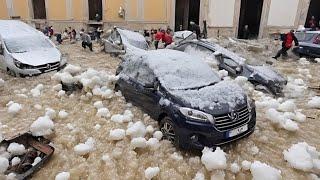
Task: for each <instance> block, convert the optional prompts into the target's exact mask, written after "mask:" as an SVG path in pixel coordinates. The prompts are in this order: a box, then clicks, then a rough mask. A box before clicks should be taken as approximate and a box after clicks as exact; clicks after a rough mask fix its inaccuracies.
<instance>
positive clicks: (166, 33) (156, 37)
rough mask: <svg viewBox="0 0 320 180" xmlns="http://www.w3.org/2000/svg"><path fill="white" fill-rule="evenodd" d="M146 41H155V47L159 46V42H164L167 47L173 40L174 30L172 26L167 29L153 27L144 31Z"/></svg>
mask: <svg viewBox="0 0 320 180" xmlns="http://www.w3.org/2000/svg"><path fill="white" fill-rule="evenodd" d="M143 35H144V37H145V38H146V41H147V42H148V43H149V45H150V44H152V43H153V45H154V47H155V49H158V48H159V43H160V42H162V43H164V47H167V46H168V45H169V44H171V43H172V42H173V31H172V29H171V28H170V27H167V29H164V28H159V29H153V28H152V29H151V30H144V33H143Z"/></svg>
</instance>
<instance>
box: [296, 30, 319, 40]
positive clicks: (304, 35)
mask: <svg viewBox="0 0 320 180" xmlns="http://www.w3.org/2000/svg"><path fill="white" fill-rule="evenodd" d="M295 35H296V37H297V39H298V41H300V42H306V41H310V40H311V39H312V38H313V37H314V36H315V35H316V34H314V33H305V32H298V33H296V34H295Z"/></svg>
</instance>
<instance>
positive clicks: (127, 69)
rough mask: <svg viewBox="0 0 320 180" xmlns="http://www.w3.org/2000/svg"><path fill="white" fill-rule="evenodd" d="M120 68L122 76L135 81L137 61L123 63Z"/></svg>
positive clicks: (137, 68)
mask: <svg viewBox="0 0 320 180" xmlns="http://www.w3.org/2000/svg"><path fill="white" fill-rule="evenodd" d="M122 66H123V69H122V71H121V73H122V74H125V75H127V76H128V77H130V78H132V79H137V77H138V70H139V63H138V62H137V61H130V60H128V61H125V62H124V63H123V65H122Z"/></svg>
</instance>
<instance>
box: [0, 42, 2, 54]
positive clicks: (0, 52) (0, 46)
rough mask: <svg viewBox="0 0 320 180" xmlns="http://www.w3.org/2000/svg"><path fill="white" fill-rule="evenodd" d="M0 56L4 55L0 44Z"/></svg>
mask: <svg viewBox="0 0 320 180" xmlns="http://www.w3.org/2000/svg"><path fill="white" fill-rule="evenodd" d="M0 54H1V55H3V46H2V44H0Z"/></svg>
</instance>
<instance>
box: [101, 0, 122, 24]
mask: <svg viewBox="0 0 320 180" xmlns="http://www.w3.org/2000/svg"><path fill="white" fill-rule="evenodd" d="M104 1H105V8H104V11H103V15H104V19H105V20H106V21H111V22H112V21H124V19H123V18H120V17H119V16H118V11H119V8H120V7H122V8H125V3H124V0H104Z"/></svg>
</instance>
